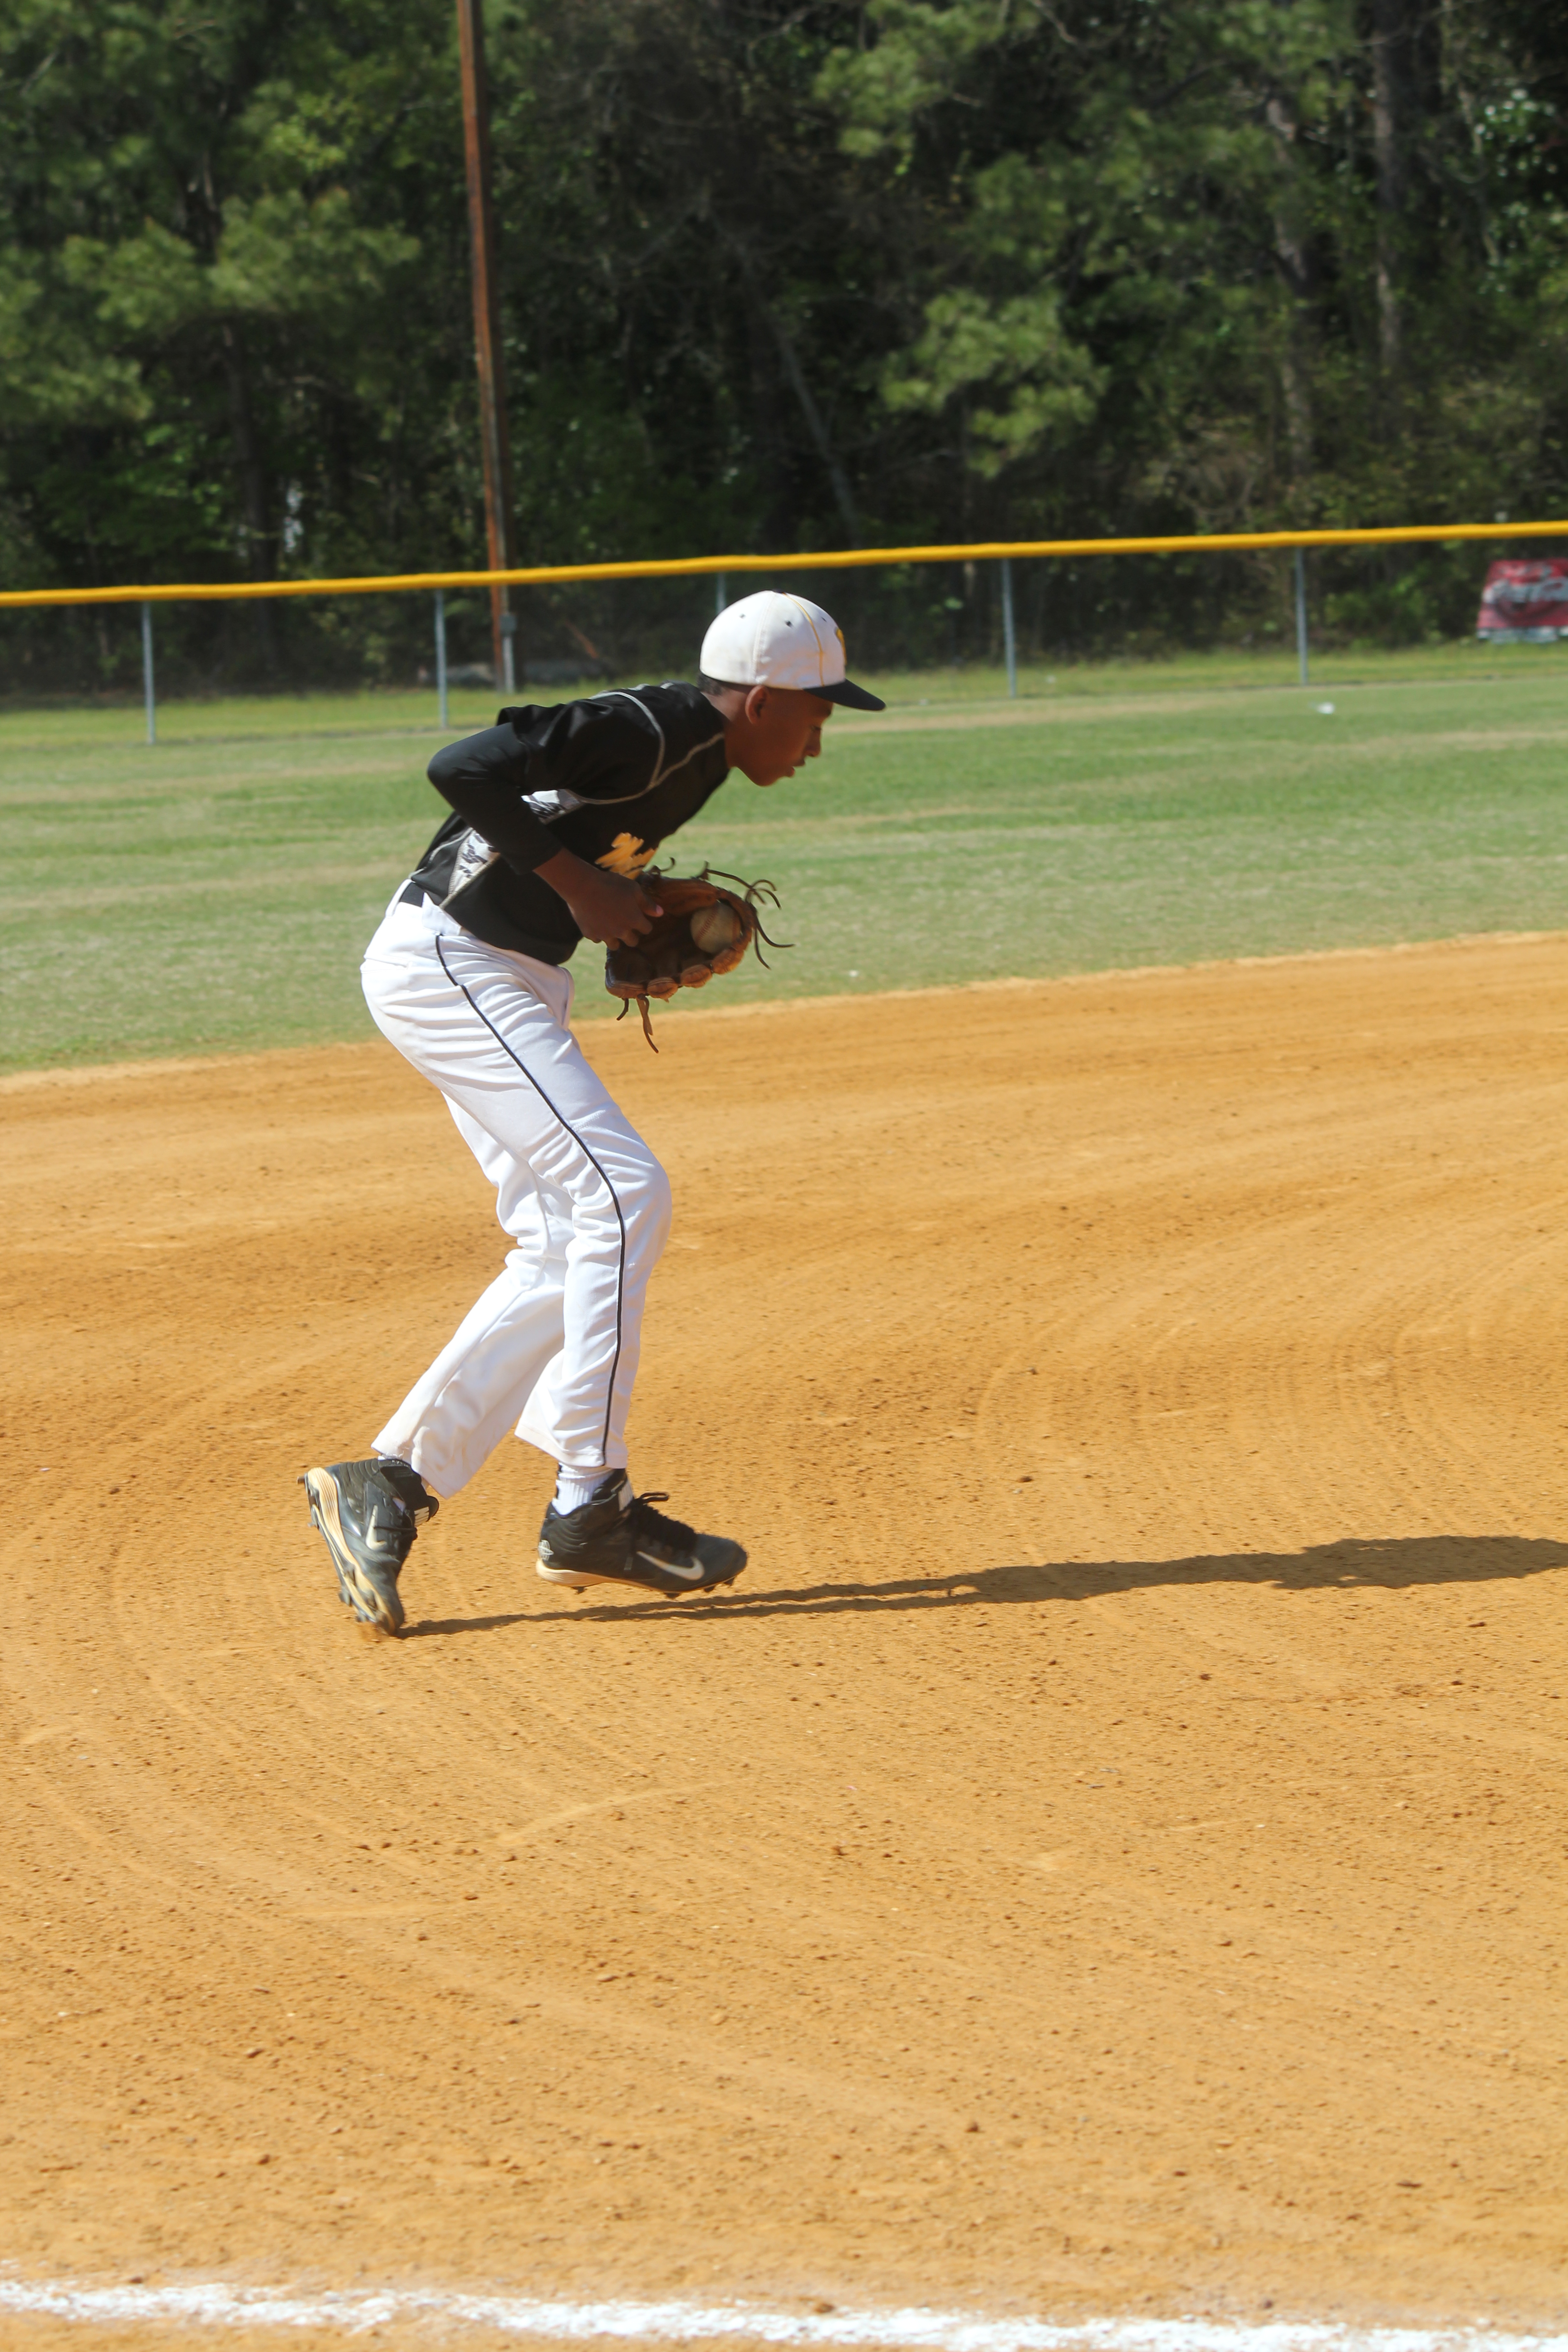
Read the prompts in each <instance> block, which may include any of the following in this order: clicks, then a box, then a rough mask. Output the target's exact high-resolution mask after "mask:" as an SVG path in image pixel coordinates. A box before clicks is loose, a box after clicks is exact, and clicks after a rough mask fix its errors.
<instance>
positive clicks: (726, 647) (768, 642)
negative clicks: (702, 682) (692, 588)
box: [702, 588, 888, 710]
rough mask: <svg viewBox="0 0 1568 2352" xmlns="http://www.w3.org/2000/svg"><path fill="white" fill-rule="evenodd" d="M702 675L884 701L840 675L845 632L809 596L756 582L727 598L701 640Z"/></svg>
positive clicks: (882, 706)
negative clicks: (747, 591) (752, 589)
mask: <svg viewBox="0 0 1568 2352" xmlns="http://www.w3.org/2000/svg"><path fill="white" fill-rule="evenodd" d="M702 675H703V677H710V678H711V679H712V680H713V681H714V683H715V685H718V686H784V687H792V688H795V689H796V691H798V692H801V693H805V694H819V695H821V697H822V698H823V700H824V701H825V702H841V703H845V704H847V706H848V708H849V709H851V710H886V709H887V707H888V706H887V704H886V703H885V702H879V701H878V699H877V698H876V696H875V695H874V694H868V693H867V691H866V689H865V688H864V687H863V686H853V685H851V684H850V681H849V680H848V678H847V677H845V675H844V632H843V630H842V629H841V628H840V627H839V625H838V624H837V621H836V620H835V619H834V617H833V615H832V614H831V613H825V612H824V611H823V609H822V607H821V605H820V604H813V603H812V602H811V600H810V598H809V597H806V596H790V595H786V594H784V593H782V592H781V591H780V590H778V589H776V588H760V589H759V590H758V591H757V593H756V594H755V595H754V596H742V599H741V601H740V603H739V604H727V605H726V606H725V608H724V610H723V611H722V612H721V614H719V615H718V617H717V619H716V620H715V621H714V623H713V625H712V627H711V628H710V630H709V632H708V635H706V636H705V637H704V638H703V640H702Z"/></svg>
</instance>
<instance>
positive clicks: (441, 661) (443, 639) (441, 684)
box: [436, 588, 452, 730]
mask: <svg viewBox="0 0 1568 2352" xmlns="http://www.w3.org/2000/svg"><path fill="white" fill-rule="evenodd" d="M436 700H437V707H438V709H439V710H440V713H441V726H442V728H443V730H445V729H447V728H449V727H450V726H451V724H452V715H451V712H450V711H449V710H448V709H447V592H446V590H445V589H444V588H437V591H436Z"/></svg>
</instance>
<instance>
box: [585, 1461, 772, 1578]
mask: <svg viewBox="0 0 1568 2352" xmlns="http://www.w3.org/2000/svg"><path fill="white" fill-rule="evenodd" d="M668 1500H669V1497H668V1495H634V1494H633V1493H632V1482H631V1480H630V1479H629V1478H628V1477H627V1476H626V1472H625V1471H624V1470H610V1471H606V1473H605V1476H604V1477H603V1478H601V1479H600V1481H599V1483H598V1485H597V1486H595V1489H594V1492H593V1495H592V1496H591V1497H590V1499H589V1500H588V1501H587V1502H585V1503H583V1504H580V1505H579V1507H577V1509H576V1510H574V1511H558V1510H557V1509H556V1507H555V1506H554V1504H553V1503H552V1504H551V1506H550V1508H549V1509H548V1510H547V1511H546V1512H545V1514H544V1525H543V1526H542V1528H541V1529H540V1531H539V1573H540V1575H541V1576H542V1577H543V1579H544V1580H545V1582H546V1583H547V1584H572V1585H575V1586H576V1587H577V1588H578V1590H579V1591H581V1590H582V1588H583V1587H584V1585H589V1584H624V1585H627V1586H630V1587H632V1588H633V1589H634V1590H637V1591H643V1592H662V1593H664V1594H666V1595H667V1596H668V1597H669V1598H676V1597H678V1596H679V1594H680V1593H682V1592H711V1591H712V1590H713V1588H714V1586H715V1585H718V1584H733V1583H734V1581H735V1579H736V1578H737V1577H738V1576H739V1575H740V1573H741V1570H742V1569H743V1568H744V1567H745V1565H746V1555H745V1553H744V1551H743V1550H742V1548H741V1546H740V1545H739V1544H738V1543H731V1540H730V1538H729V1537H728V1536H700V1535H698V1534H697V1532H696V1530H695V1529H694V1528H689V1527H688V1526H687V1524H686V1522H685V1520H684V1519H667V1518H666V1517H665V1516H664V1513H663V1512H662V1511H656V1510H655V1509H654V1505H655V1504H656V1503H667V1502H668Z"/></svg>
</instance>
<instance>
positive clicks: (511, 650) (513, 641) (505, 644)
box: [500, 613, 517, 694]
mask: <svg viewBox="0 0 1568 2352" xmlns="http://www.w3.org/2000/svg"><path fill="white" fill-rule="evenodd" d="M500 688H501V691H502V693H503V694H515V693H516V692H517V614H515V613H503V614H501V616H500Z"/></svg>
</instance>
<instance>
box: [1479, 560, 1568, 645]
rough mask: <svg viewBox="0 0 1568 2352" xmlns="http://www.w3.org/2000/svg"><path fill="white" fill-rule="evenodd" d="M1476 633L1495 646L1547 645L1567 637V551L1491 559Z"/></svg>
mask: <svg viewBox="0 0 1568 2352" xmlns="http://www.w3.org/2000/svg"><path fill="white" fill-rule="evenodd" d="M1476 635H1477V636H1478V637H1485V638H1489V639H1490V641H1491V642H1492V643H1493V644H1494V645H1517V644H1519V643H1521V641H1526V642H1528V643H1530V644H1531V645H1542V646H1543V645H1550V644H1551V643H1552V640H1553V639H1554V638H1556V637H1568V555H1546V556H1532V557H1531V558H1529V559H1528V561H1522V562H1520V561H1510V562H1503V563H1494V564H1493V565H1492V566H1491V568H1490V569H1489V572H1488V573H1487V584H1486V586H1485V587H1484V588H1483V589H1482V591H1481V609H1480V611H1479V613H1478V614H1477V615H1476Z"/></svg>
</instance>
